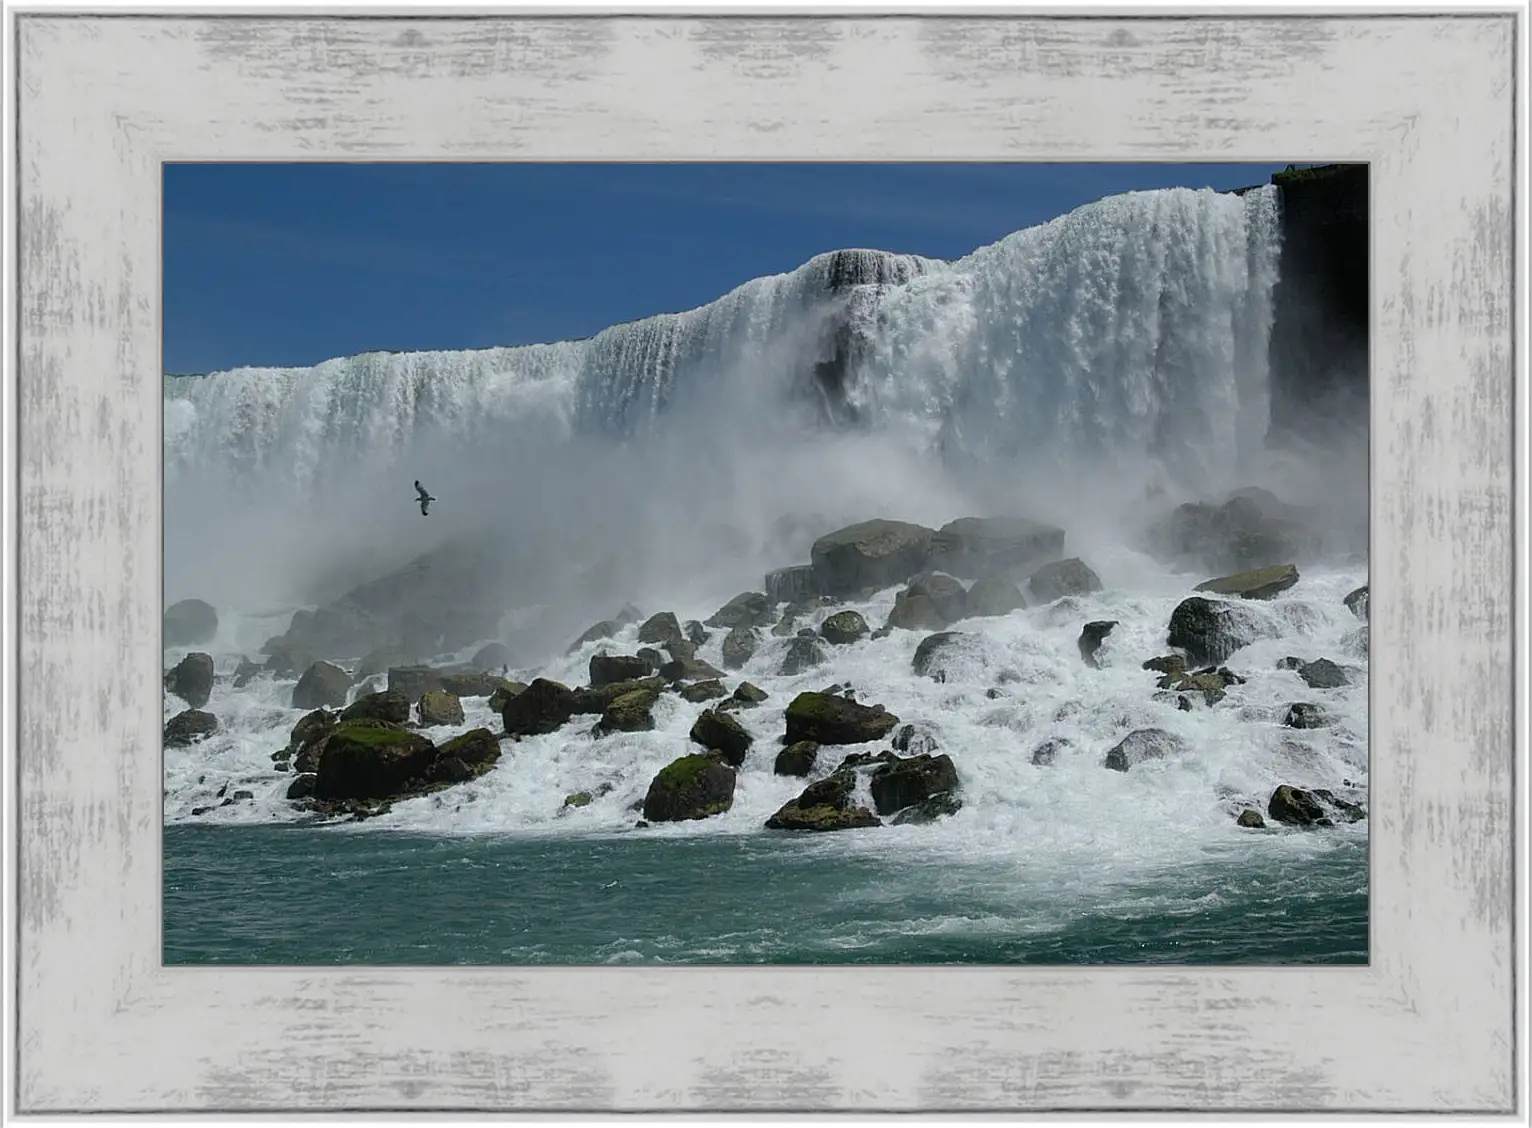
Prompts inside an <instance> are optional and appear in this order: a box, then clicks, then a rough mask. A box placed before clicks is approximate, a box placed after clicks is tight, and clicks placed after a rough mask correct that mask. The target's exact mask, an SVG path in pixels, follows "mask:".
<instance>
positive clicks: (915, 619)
mask: <svg viewBox="0 0 1532 1128" xmlns="http://www.w3.org/2000/svg"><path fill="white" fill-rule="evenodd" d="M946 626H947V619H946V617H945V616H944V615H942V613H941V612H940V611H939V610H937V607H936V603H935V601H933V600H932V599H931V597H930V596H928V595H924V594H921V593H918V592H916V593H912V592H911V591H910V590H909V589H908V588H906V589H905V590H904V591H901V592H900V593H899V594H898V595H897V596H896V597H895V598H894V606H893V610H891V611H890V612H889V613H888V621H887V622H886V623H885V624H884V625H883V629H884V631H885V632H886V631H889V630H892V629H893V628H896V627H897V628H898V629H900V630H905V631H939V630H943V629H945V628H946Z"/></svg>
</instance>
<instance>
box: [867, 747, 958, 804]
mask: <svg viewBox="0 0 1532 1128" xmlns="http://www.w3.org/2000/svg"><path fill="white" fill-rule="evenodd" d="M957 785H958V775H957V768H956V766H954V765H953V763H952V757H950V756H947V755H940V756H912V757H910V758H909V759H907V760H896V761H895V762H894V763H892V764H885V765H883V766H882V767H881V768H879V769H878V770H877V771H876V772H874V773H873V775H872V781H871V787H872V799H873V804H874V805H875V806H876V807H877V809H878V814H880V815H891V814H893V813H894V812H895V811H902V810H903V809H904V808H906V807H909V806H912V805H913V804H916V803H922V802H924V801H925V800H927V799H929V798H931V796H933V795H935V794H937V793H938V792H942V791H953V790H956V788H957Z"/></svg>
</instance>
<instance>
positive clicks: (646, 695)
mask: <svg viewBox="0 0 1532 1128" xmlns="http://www.w3.org/2000/svg"><path fill="white" fill-rule="evenodd" d="M659 699H660V694H659V691H658V690H657V689H654V688H653V687H650V686H645V687H642V688H638V689H630V690H629V691H628V692H626V693H622V694H618V695H617V696H616V697H614V698H612V700H611V701H609V702H607V706H606V708H605V709H603V710H602V712H601V720H600V721H598V722H597V723H596V727H595V729H594V730H593V731H594V733H595V735H596V736H605V735H607V734H608V733H613V732H649V731H650V730H651V729H653V728H654V703H655V702H656V701H658V700H659Z"/></svg>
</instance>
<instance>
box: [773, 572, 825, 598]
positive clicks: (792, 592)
mask: <svg viewBox="0 0 1532 1128" xmlns="http://www.w3.org/2000/svg"><path fill="white" fill-rule="evenodd" d="M818 594H819V587H818V584H817V582H816V581H815V579H814V567H813V565H812V564H797V565H794V566H793V567H791V568H778V569H777V570H776V571H774V572H767V573H766V595H767V598H769V599H770V600H771V601H772V602H773V603H799V602H802V601H803V600H806V599H809V598H811V597H813V596H816V595H818Z"/></svg>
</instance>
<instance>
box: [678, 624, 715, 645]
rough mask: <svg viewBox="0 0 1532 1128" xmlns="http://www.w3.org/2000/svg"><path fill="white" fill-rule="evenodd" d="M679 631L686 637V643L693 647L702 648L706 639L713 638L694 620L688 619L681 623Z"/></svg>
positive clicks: (705, 628)
mask: <svg viewBox="0 0 1532 1128" xmlns="http://www.w3.org/2000/svg"><path fill="white" fill-rule="evenodd" d="M681 631H682V633H684V634H685V635H686V641H687V642H689V643H691V644H692V645H693V646H702V645H703V644H704V643H706V642H707V640H708V639H710V638H712V637H713V635H712V632H710V631H709V630H708V629H707V627H705V626H703V625H702V624H701V623H700V622H698V621H697V620H696V619H688V620H687V621H686V622H684V623H682V624H681Z"/></svg>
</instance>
